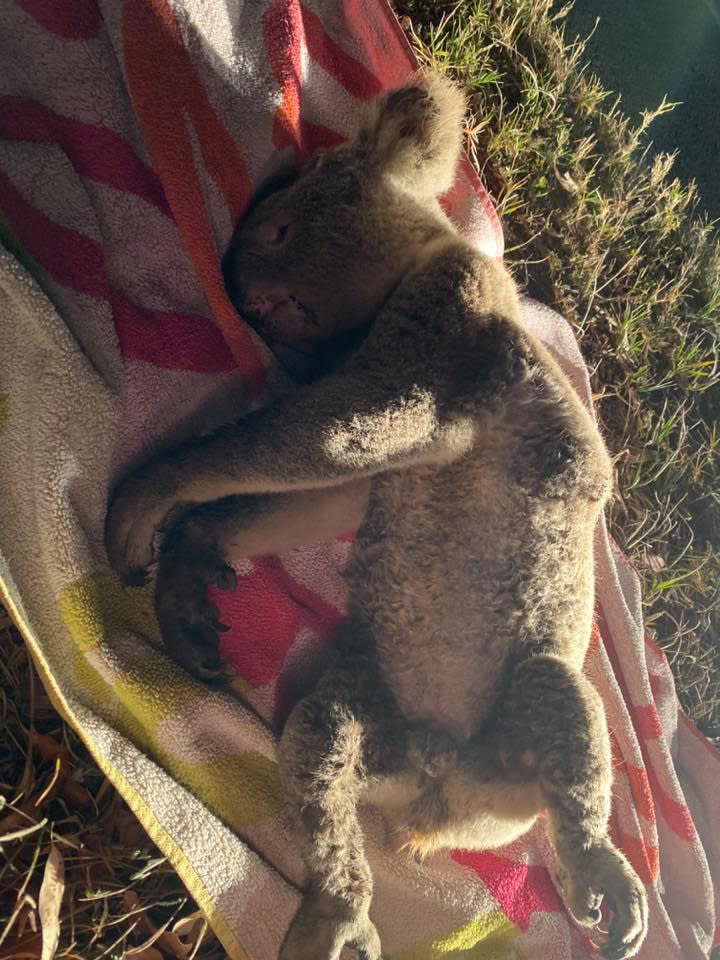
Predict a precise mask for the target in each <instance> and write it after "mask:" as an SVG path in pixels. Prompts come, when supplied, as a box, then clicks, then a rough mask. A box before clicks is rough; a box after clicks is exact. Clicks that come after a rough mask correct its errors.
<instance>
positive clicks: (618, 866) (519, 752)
mask: <svg viewBox="0 0 720 960" xmlns="http://www.w3.org/2000/svg"><path fill="white" fill-rule="evenodd" d="M498 749H499V752H500V756H501V757H502V758H503V762H504V764H505V766H506V769H507V773H508V776H510V777H512V776H513V774H516V773H518V772H522V773H523V774H527V773H528V772H532V771H533V770H534V772H535V776H536V777H537V781H538V783H539V785H540V789H541V792H542V795H543V801H544V804H545V806H546V809H547V811H548V820H549V833H550V838H551V840H552V843H553V846H554V848H555V852H556V855H557V859H558V864H559V871H558V877H559V879H560V882H561V885H562V887H563V890H564V893H565V899H566V901H567V905H568V907H569V909H570V911H571V913H572V914H573V916H574V917H575V919H576V920H577V921H578V923H580V924H582V925H585V926H594V925H595V924H597V922H598V921H599V919H600V905H601V903H602V901H603V900H604V901H605V903H606V905H607V907H608V908H609V910H610V912H611V920H610V928H609V933H608V938H607V942H606V943H605V945H604V948H603V955H604V956H605V957H607V958H609V960H625V958H628V957H632V956H635V954H636V953H637V951H638V950H639V949H640V946H641V944H642V942H643V940H644V938H645V934H646V932H647V899H646V895H645V890H644V888H643V886H642V884H641V882H640V880H639V878H638V876H637V874H636V873H635V871H634V870H633V868H632V867H631V866H630V864H629V863H628V862H627V860H626V859H625V857H624V856H623V855H622V854H621V853H620V852H619V851H618V850H617V849H616V848H615V847H614V846H613V844H612V843H611V841H610V840H609V838H608V835H607V822H608V817H609V814H610V789H611V785H612V768H611V761H610V748H609V737H608V731H607V725H606V721H605V713H604V710H603V706H602V702H601V700H600V698H599V696H598V695H597V693H596V691H595V690H594V688H593V687H592V685H591V684H590V683H589V682H588V681H587V680H586V679H585V678H584V677H583V676H582V675H581V674H580V673H579V672H578V671H576V670H573V669H571V668H570V667H568V666H567V665H566V664H565V663H563V661H562V660H560V659H558V658H556V657H551V656H536V657H531V658H529V659H528V660H526V661H524V662H523V663H521V664H520V665H519V666H518V667H517V668H516V670H515V672H514V675H513V678H512V681H511V683H510V686H509V689H508V692H507V695H506V697H505V698H504V699H503V702H502V706H501V712H500V716H499V718H498Z"/></svg>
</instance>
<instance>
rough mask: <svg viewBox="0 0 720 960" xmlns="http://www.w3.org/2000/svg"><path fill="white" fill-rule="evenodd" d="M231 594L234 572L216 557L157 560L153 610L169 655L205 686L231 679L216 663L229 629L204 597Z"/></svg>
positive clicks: (203, 553) (205, 553)
mask: <svg viewBox="0 0 720 960" xmlns="http://www.w3.org/2000/svg"><path fill="white" fill-rule="evenodd" d="M211 584H215V585H216V586H218V587H219V588H220V589H221V590H228V591H230V590H234V589H235V587H236V585H237V580H236V577H235V571H234V570H233V569H232V567H230V566H228V565H227V564H226V563H225V562H224V560H223V558H222V556H221V555H220V553H219V552H216V551H213V550H207V549H206V550H197V551H194V552H192V551H188V552H187V553H183V554H182V555H181V556H178V557H174V556H172V557H167V558H166V557H165V556H163V557H162V558H161V560H160V564H159V567H158V573H157V579H156V583H155V610H156V613H157V618H158V623H159V624H160V632H161V634H162V638H163V642H164V643H165V646H166V647H167V649H168V652H169V653H170V655H171V656H172V657H173V659H174V660H176V661H177V662H178V663H180V664H181V665H182V666H183V667H185V669H186V670H187V671H188V672H189V673H191V674H192V675H193V676H195V677H197V678H198V679H199V680H203V681H204V682H205V683H224V682H225V681H227V680H229V679H230V675H229V674H228V673H227V671H226V669H225V667H224V666H223V664H222V661H221V660H220V650H219V643H218V634H219V633H224V632H225V631H226V630H228V629H229V627H227V626H226V625H225V624H224V623H221V622H220V619H219V612H218V609H217V607H216V606H215V604H213V603H212V602H211V600H210V598H209V597H208V587H209V586H210V585H211Z"/></svg>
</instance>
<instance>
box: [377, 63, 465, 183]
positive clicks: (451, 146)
mask: <svg viewBox="0 0 720 960" xmlns="http://www.w3.org/2000/svg"><path fill="white" fill-rule="evenodd" d="M464 115H465V98H464V96H463V95H462V93H461V92H460V90H459V89H458V88H457V87H456V86H455V84H454V83H452V82H451V81H450V80H448V79H447V78H446V77H443V76H442V75H440V74H437V73H428V74H425V75H417V76H415V77H414V78H413V80H412V81H411V82H410V83H408V84H407V85H406V86H404V87H400V88H399V89H397V90H392V91H390V92H389V93H387V94H385V95H383V96H382V97H379V98H378V99H377V100H376V101H375V103H374V104H373V105H372V107H371V110H370V115H369V117H368V121H367V123H366V124H365V126H364V129H363V131H362V132H361V134H360V138H359V139H360V140H362V141H363V143H364V146H365V147H366V149H368V150H369V153H370V160H371V162H372V163H373V165H376V166H377V168H378V169H379V170H380V171H381V172H382V173H389V174H391V175H392V176H394V177H397V178H398V179H400V180H402V181H403V182H404V184H405V185H406V186H407V187H409V188H410V189H412V190H413V191H414V192H417V193H419V194H423V195H425V196H440V195H441V194H443V193H445V191H446V190H449V189H450V187H451V186H452V182H453V179H454V177H455V169H456V166H457V161H458V156H459V154H460V147H461V144H462V131H463V117H464Z"/></svg>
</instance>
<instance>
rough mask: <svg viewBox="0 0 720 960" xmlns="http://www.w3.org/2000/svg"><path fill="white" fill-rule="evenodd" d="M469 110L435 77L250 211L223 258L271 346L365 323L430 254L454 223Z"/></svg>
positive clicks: (395, 97)
mask: <svg viewBox="0 0 720 960" xmlns="http://www.w3.org/2000/svg"><path fill="white" fill-rule="evenodd" d="M464 111H465V103H464V99H463V97H462V95H461V93H460V92H459V91H458V90H457V88H456V87H455V86H453V85H452V84H451V83H450V82H449V81H447V80H445V79H444V78H442V77H440V76H437V75H430V76H426V77H424V78H421V79H420V80H416V82H414V83H412V84H411V85H408V86H405V87H401V88H400V89H398V90H394V91H391V92H390V93H388V94H385V95H383V96H382V97H380V98H378V99H377V100H376V101H374V102H373V103H372V104H370V105H369V108H368V111H367V114H366V117H365V118H364V121H363V123H362V125H361V127H360V130H359V132H358V134H357V136H356V137H355V138H354V139H353V140H352V141H351V142H349V143H346V144H344V145H343V146H341V147H338V148H336V149H334V150H331V151H328V152H326V153H323V154H321V155H320V156H318V157H317V158H316V159H315V161H314V162H313V163H312V164H311V165H310V167H309V168H308V169H307V170H306V171H305V172H303V173H302V174H300V175H299V176H298V177H297V178H296V179H294V180H293V181H292V182H290V183H286V184H285V185H284V186H282V187H281V188H280V189H275V190H274V191H272V192H269V193H268V194H267V195H265V196H263V197H261V198H260V199H259V200H258V201H257V202H255V203H254V204H253V206H252V207H251V209H250V211H249V213H248V214H247V216H246V217H245V219H244V220H243V222H242V223H241V224H240V226H239V228H238V230H237V232H236V234H235V236H234V237H233V241H232V245H231V247H230V249H229V251H228V254H227V256H226V258H225V263H224V271H225V276H226V280H227V283H228V288H229V290H230V293H231V296H232V297H233V300H234V301H235V303H236V306H237V307H238V308H239V310H240V311H241V313H243V314H244V316H246V317H247V319H248V320H250V322H251V323H253V324H254V325H255V326H256V327H257V329H258V330H259V331H260V333H261V334H262V335H263V336H264V337H265V338H266V339H267V340H268V341H269V343H270V345H271V347H273V348H274V347H275V346H276V345H277V344H278V343H282V342H298V341H304V342H312V341H323V340H328V339H330V338H333V337H336V336H338V335H342V334H344V333H347V332H348V331H352V330H353V329H356V328H359V327H361V326H363V325H366V324H367V323H368V322H370V321H371V320H372V317H373V315H374V314H375V313H376V311H377V310H378V308H379V307H380V306H381V305H382V303H383V302H384V301H385V299H386V298H387V297H388V295H389V294H390V293H391V292H392V290H393V288H394V287H395V285H396V284H397V283H398V281H399V280H400V278H401V277H402V276H403V274H404V273H405V272H406V271H407V270H408V269H409V267H410V266H411V265H412V264H413V263H414V262H416V261H417V259H418V257H419V256H421V254H422V250H423V248H424V247H425V246H426V245H427V244H428V243H430V242H431V241H432V240H433V239H434V238H436V237H438V236H440V235H441V234H442V233H443V232H447V231H448V230H449V229H450V227H449V224H448V221H447V220H446V219H445V218H444V216H443V214H442V213H441V210H440V207H439V205H438V203H437V198H438V197H439V196H441V195H442V194H443V193H445V192H446V191H447V190H448V189H449V188H450V186H451V185H452V182H453V179H454V176H455V170H456V167H457V161H458V156H459V152H460V147H461V139H462V120H463V115H464Z"/></svg>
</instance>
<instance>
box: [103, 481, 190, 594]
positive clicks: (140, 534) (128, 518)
mask: <svg viewBox="0 0 720 960" xmlns="http://www.w3.org/2000/svg"><path fill="white" fill-rule="evenodd" d="M156 474H157V475H156ZM172 490H173V484H172V480H171V478H170V477H169V476H168V477H167V478H166V477H164V476H163V475H162V473H161V472H160V471H157V470H156V471H150V470H147V471H141V472H139V473H135V474H131V475H130V476H129V477H127V478H126V479H125V480H124V481H123V482H122V483H121V484H120V486H119V487H118V488H117V490H116V491H115V493H114V494H113V497H112V500H111V503H110V509H109V510H108V515H107V521H106V526H105V546H106V548H107V553H108V558H109V560H110V564H111V566H112V568H113V570H115V572H116V573H117V574H118V575H119V576H120V577H121V578H122V580H123V581H124V582H125V583H128V584H131V585H136V586H137V585H141V584H142V583H144V582H145V571H146V570H147V568H148V567H149V566H150V564H151V563H152V562H153V559H154V551H153V541H154V539H155V534H156V533H157V531H158V530H159V529H160V528H161V526H162V524H163V522H164V521H165V519H166V517H167V515H168V514H169V513H170V511H171V510H172V508H173V507H174V506H175V500H174V497H173V493H172Z"/></svg>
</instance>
